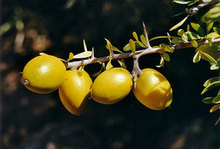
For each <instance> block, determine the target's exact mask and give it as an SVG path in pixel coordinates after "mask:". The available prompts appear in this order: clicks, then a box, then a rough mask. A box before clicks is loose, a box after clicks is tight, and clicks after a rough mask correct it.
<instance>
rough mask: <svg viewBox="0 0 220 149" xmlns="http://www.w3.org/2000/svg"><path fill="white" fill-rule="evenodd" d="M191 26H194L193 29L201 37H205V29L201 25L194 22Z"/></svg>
mask: <svg viewBox="0 0 220 149" xmlns="http://www.w3.org/2000/svg"><path fill="white" fill-rule="evenodd" d="M191 26H192V28H193V29H194V30H196V31H197V32H198V33H199V34H200V35H202V36H204V35H205V32H204V30H203V28H202V27H201V26H200V25H199V24H197V23H193V22H192V23H191Z"/></svg>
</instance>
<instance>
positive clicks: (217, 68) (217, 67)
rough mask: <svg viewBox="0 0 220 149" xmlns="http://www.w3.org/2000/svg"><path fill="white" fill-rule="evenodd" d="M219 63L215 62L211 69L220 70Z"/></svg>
mask: <svg viewBox="0 0 220 149" xmlns="http://www.w3.org/2000/svg"><path fill="white" fill-rule="evenodd" d="M219 67H220V66H219V65H217V64H213V65H212V66H211V67H210V70H219Z"/></svg>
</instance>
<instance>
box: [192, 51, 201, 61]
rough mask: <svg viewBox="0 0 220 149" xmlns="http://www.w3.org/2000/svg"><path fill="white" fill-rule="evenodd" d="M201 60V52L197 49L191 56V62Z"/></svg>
mask: <svg viewBox="0 0 220 149" xmlns="http://www.w3.org/2000/svg"><path fill="white" fill-rule="evenodd" d="M200 60H201V53H200V51H199V50H198V51H197V52H196V54H195V55H194V56H193V63H198V62H199V61H200Z"/></svg>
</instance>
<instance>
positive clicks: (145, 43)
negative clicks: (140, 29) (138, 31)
mask: <svg viewBox="0 0 220 149" xmlns="http://www.w3.org/2000/svg"><path fill="white" fill-rule="evenodd" d="M140 39H141V42H142V43H143V44H144V45H145V47H147V46H148V45H147V40H146V38H145V36H144V35H141V36H140Z"/></svg>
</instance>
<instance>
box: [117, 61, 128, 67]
mask: <svg viewBox="0 0 220 149" xmlns="http://www.w3.org/2000/svg"><path fill="white" fill-rule="evenodd" d="M117 61H118V63H119V65H120V66H121V67H122V68H127V67H126V64H125V61H124V59H122V60H117Z"/></svg>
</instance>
